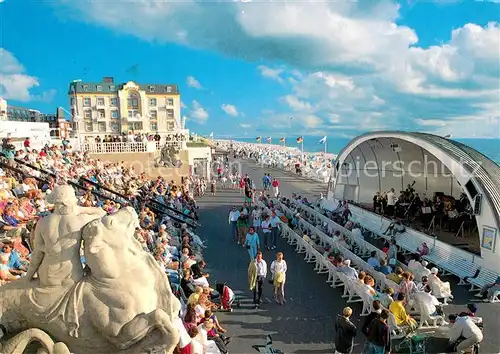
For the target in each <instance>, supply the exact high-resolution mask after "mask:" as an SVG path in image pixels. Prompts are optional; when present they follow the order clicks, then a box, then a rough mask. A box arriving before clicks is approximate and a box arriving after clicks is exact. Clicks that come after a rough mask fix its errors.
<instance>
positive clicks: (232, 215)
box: [229, 206, 240, 241]
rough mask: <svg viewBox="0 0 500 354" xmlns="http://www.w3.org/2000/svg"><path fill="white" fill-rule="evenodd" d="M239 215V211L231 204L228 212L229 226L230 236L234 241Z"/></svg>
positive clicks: (236, 237) (236, 234) (236, 236)
mask: <svg viewBox="0 0 500 354" xmlns="http://www.w3.org/2000/svg"><path fill="white" fill-rule="evenodd" d="M239 217H240V212H239V211H238V210H236V207H235V206H233V207H232V208H231V211H230V212H229V226H230V227H231V237H232V239H233V240H234V241H236V240H237V239H238V226H237V224H238V219H239Z"/></svg>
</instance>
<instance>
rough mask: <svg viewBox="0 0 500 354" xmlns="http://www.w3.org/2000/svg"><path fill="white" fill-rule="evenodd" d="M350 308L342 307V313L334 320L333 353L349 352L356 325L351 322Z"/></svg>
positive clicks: (346, 353) (345, 353)
mask: <svg viewBox="0 0 500 354" xmlns="http://www.w3.org/2000/svg"><path fill="white" fill-rule="evenodd" d="M351 316H352V309H351V308H350V307H346V308H344V311H342V315H339V316H338V317H337V322H335V353H336V354H351V353H352V349H353V347H354V338H355V337H356V326H354V324H353V323H352V322H351V320H350V317H351Z"/></svg>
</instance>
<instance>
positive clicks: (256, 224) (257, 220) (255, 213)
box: [252, 207, 262, 234]
mask: <svg viewBox="0 0 500 354" xmlns="http://www.w3.org/2000/svg"><path fill="white" fill-rule="evenodd" d="M261 215H262V214H261V210H260V208H259V207H255V209H254V210H252V219H253V221H252V224H253V228H254V229H255V232H257V234H258V233H259V229H260V224H261V221H262V220H261Z"/></svg>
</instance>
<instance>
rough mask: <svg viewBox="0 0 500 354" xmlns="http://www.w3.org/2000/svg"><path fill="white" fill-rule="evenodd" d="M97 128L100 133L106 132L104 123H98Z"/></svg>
mask: <svg viewBox="0 0 500 354" xmlns="http://www.w3.org/2000/svg"><path fill="white" fill-rule="evenodd" d="M97 127H98V129H99V131H100V132H101V133H104V132H105V131H106V123H104V122H99V123H98V124H97Z"/></svg>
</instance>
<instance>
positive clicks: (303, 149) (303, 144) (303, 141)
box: [302, 138, 306, 166]
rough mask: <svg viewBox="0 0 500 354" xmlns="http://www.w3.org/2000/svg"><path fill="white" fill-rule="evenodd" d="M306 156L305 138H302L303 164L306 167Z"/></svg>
mask: <svg viewBox="0 0 500 354" xmlns="http://www.w3.org/2000/svg"><path fill="white" fill-rule="evenodd" d="M305 160H306V159H305V156H304V138H302V164H303V165H304V166H305V165H306V164H305Z"/></svg>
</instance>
